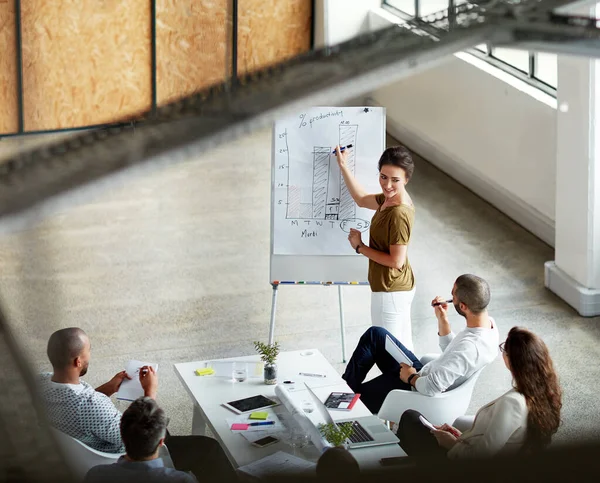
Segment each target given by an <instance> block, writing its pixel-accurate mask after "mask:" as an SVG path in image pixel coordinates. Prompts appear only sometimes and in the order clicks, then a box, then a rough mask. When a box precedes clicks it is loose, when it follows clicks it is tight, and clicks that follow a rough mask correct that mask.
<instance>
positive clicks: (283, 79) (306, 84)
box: [0, 0, 600, 223]
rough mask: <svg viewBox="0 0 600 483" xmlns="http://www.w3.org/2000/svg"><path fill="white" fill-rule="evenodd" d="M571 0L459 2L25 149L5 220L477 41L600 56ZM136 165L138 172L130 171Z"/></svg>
mask: <svg viewBox="0 0 600 483" xmlns="http://www.w3.org/2000/svg"><path fill="white" fill-rule="evenodd" d="M569 3H572V2H568V1H558V0H546V1H544V2H542V1H534V0H525V1H521V2H519V1H512V2H509V1H494V2H486V3H485V4H484V3H481V4H479V5H477V6H473V5H464V6H459V7H458V8H457V9H456V11H455V12H454V13H453V14H452V16H451V19H450V20H449V17H448V11H443V12H439V13H437V14H434V15H433V16H429V17H427V18H426V19H424V20H415V21H409V22H407V23H404V24H402V25H399V26H392V27H389V28H386V29H383V30H380V31H377V32H374V33H368V34H364V35H361V36H359V37H357V38H355V39H352V40H350V41H348V42H345V43H342V44H339V45H336V46H333V47H326V48H323V49H320V50H317V51H312V52H309V53H306V54H303V55H300V56H298V57H296V58H294V59H291V60H289V61H286V62H283V63H281V64H278V65H275V66H273V67H270V68H266V69H263V70H261V71H258V72H256V73H254V74H250V75H246V76H243V77H241V78H239V79H238V80H237V81H236V82H235V84H233V83H232V82H226V83H223V84H219V85H216V86H213V87H212V88H209V89H206V90H204V91H201V92H199V93H198V94H195V95H192V96H189V97H187V98H184V99H182V100H181V101H178V102H175V103H172V104H169V105H166V106H164V107H161V108H159V109H158V110H157V112H156V116H154V117H152V118H151V119H149V120H147V121H144V122H143V123H141V124H137V125H136V126H135V128H134V127H132V126H130V125H124V126H121V127H114V128H109V129H106V130H100V131H93V132H86V133H83V134H79V135H75V136H73V137H71V138H69V139H67V140H64V141H62V142H58V143H55V144H52V145H48V146H44V147H41V148H38V149H35V150H33V151H30V152H26V153H21V154H18V155H16V156H14V157H12V158H9V159H8V160H5V161H4V162H3V163H1V164H0V218H1V219H2V220H0V221H3V222H5V223H6V222H9V221H15V219H17V220H26V219H27V217H28V215H30V216H35V215H36V214H39V212H40V211H39V209H40V208H41V206H40V205H39V204H40V203H41V202H44V201H49V200H56V198H55V197H56V195H61V194H63V195H64V194H66V193H71V192H73V190H76V191H77V193H79V194H80V193H81V192H82V189H83V191H85V189H87V187H89V186H90V183H92V182H95V181H98V180H101V179H103V178H105V177H107V176H108V175H114V174H116V173H121V177H122V179H124V178H123V177H125V178H126V177H127V176H135V175H136V173H138V172H139V169H140V168H143V169H156V168H157V167H158V166H164V165H165V164H167V163H172V162H176V161H177V160H178V159H180V158H181V156H179V154H181V153H186V154H191V153H194V154H197V153H201V152H205V151H206V150H208V149H210V148H212V147H214V146H216V145H218V144H220V143H224V142H227V141H230V140H232V139H234V138H236V137H239V136H241V135H243V134H247V133H250V132H252V131H255V130H258V129H261V128H263V127H265V126H268V125H270V124H271V123H272V122H273V121H275V120H276V119H278V118H281V117H282V116H285V115H287V114H289V113H291V112H294V111H296V110H299V109H301V108H302V107H305V106H307V105H332V104H335V103H338V102H341V101H344V100H346V99H348V98H352V97H355V96H359V95H362V94H364V93H366V92H368V91H371V90H373V89H376V88H378V87H381V86H384V85H387V84H389V83H391V82H394V81H397V80H399V79H402V78H404V77H407V76H409V75H412V74H414V73H415V72H418V71H420V70H423V69H426V68H429V67H431V66H432V65H434V64H435V63H437V62H440V61H442V60H443V59H444V58H445V57H447V56H449V55H450V54H452V53H454V52H457V51H460V50H464V49H467V48H470V47H472V46H474V45H476V44H481V43H490V44H492V45H509V44H511V43H514V42H515V41H517V42H529V43H531V42H538V43H540V45H546V44H551V45H553V46H557V48H558V47H560V48H562V46H560V45H557V42H560V40H559V39H561V38H562V39H564V40H568V41H569V44H568V45H570V46H571V47H581V48H582V49H585V51H586V52H590V53H594V54H595V55H599V54H600V48H599V46H600V41H599V39H600V30H598V28H597V27H596V25H595V22H591V21H590V22H587V23H584V22H581V21H580V22H579V23H577V22H571V21H569V20H566V19H567V17H562V16H556V15H551V14H549V13H548V9H549V8H554V7H557V6H561V5H566V4H569ZM542 7H543V8H544V9H542ZM574 23H576V25H574ZM565 48H566V47H565ZM134 129H135V133H134V131H133V130H134ZM131 167H138V169H136V170H132V169H127V168H131ZM84 187H85V189H84ZM78 188H79V189H78ZM60 202H61V203H63V204H64V203H69V199H68V196H61V197H60ZM50 205H52V203H50ZM34 207H35V210H31V208H34ZM47 208H48V206H45V207H44V209H47ZM50 209H51V208H50Z"/></svg>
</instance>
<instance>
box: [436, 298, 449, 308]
mask: <svg viewBox="0 0 600 483" xmlns="http://www.w3.org/2000/svg"><path fill="white" fill-rule="evenodd" d="M451 303H452V299H450V300H444V301H443V302H434V303H432V304H431V306H432V307H436V306H438V305H443V304H451Z"/></svg>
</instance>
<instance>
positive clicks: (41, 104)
mask: <svg viewBox="0 0 600 483" xmlns="http://www.w3.org/2000/svg"><path fill="white" fill-rule="evenodd" d="M21 5H22V11H21V15H22V32H23V34H22V36H23V91H24V119H25V130H28V131H30V130H39V129H57V128H69V127H76V126H87V125H92V124H99V123H107V122H114V121H118V120H121V119H123V118H126V117H128V116H131V115H134V114H137V113H140V112H142V111H144V110H146V109H149V108H150V104H151V97H152V96H151V86H152V84H151V74H150V70H151V67H150V66H151V59H150V2H149V1H140V0H136V1H131V0H130V1H122V0H61V1H60V2H57V1H53V2H50V1H46V2H40V1H39V0H22V1H21Z"/></svg>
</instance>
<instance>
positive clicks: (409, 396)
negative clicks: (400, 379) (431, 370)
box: [377, 389, 444, 423]
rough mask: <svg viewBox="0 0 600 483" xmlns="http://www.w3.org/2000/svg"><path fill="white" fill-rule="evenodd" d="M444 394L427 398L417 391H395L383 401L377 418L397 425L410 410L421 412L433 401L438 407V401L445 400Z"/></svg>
mask: <svg viewBox="0 0 600 483" xmlns="http://www.w3.org/2000/svg"><path fill="white" fill-rule="evenodd" d="M443 399H444V394H438V395H435V396H425V395H423V394H420V393H418V392H416V391H405V390H403V389H394V390H393V391H390V393H389V394H388V395H387V397H386V398H385V401H383V405H382V406H381V409H380V410H379V413H378V414H377V417H378V418H380V419H385V420H386V421H394V422H395V423H397V422H398V421H400V416H402V413H404V411H406V410H408V409H415V410H417V411H420V412H422V411H421V409H422V408H423V407H428V406H430V405H431V404H432V402H431V401H436V402H435V403H433V404H434V405H435V406H437V405H438V404H439V403H437V401H439V400H443Z"/></svg>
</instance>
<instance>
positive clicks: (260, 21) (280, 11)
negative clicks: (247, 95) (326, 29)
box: [238, 0, 312, 74]
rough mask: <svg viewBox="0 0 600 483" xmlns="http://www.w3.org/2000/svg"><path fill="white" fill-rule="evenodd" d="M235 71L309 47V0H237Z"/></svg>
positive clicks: (310, 13)
mask: <svg viewBox="0 0 600 483" xmlns="http://www.w3.org/2000/svg"><path fill="white" fill-rule="evenodd" d="M238 5H239V6H238V73H239V74H243V73H246V72H249V71H252V70H255V69H258V68H261V67H265V66H267V65H269V64H274V63H276V62H281V61H282V60H285V59H287V58H289V57H293V56H295V55H298V54H300V53H302V52H306V51H307V50H309V49H310V27H311V16H312V12H311V1H310V0H285V1H279V0H239V4H238Z"/></svg>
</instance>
